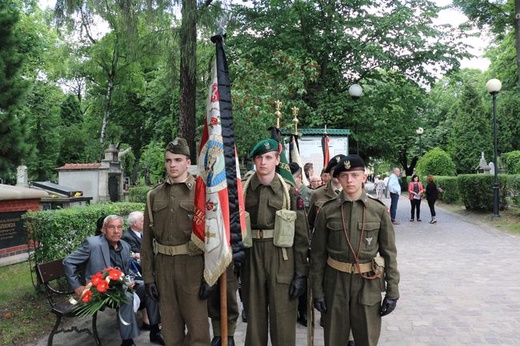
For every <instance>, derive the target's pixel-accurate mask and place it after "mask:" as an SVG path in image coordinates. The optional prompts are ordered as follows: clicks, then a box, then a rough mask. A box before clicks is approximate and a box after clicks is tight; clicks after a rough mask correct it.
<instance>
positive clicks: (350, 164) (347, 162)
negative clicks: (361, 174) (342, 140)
mask: <svg viewBox="0 0 520 346" xmlns="http://www.w3.org/2000/svg"><path fill="white" fill-rule="evenodd" d="M364 170H365V161H363V159H362V158H361V157H360V156H359V155H348V156H345V157H344V158H342V159H341V160H340V161H339V162H338V164H337V165H336V168H334V178H337V177H338V175H339V174H340V173H341V172H350V171H364Z"/></svg>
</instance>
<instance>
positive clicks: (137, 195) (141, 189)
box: [128, 185, 153, 203]
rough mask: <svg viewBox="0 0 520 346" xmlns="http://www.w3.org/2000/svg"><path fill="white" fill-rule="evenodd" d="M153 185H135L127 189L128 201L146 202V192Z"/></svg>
mask: <svg viewBox="0 0 520 346" xmlns="http://www.w3.org/2000/svg"><path fill="white" fill-rule="evenodd" d="M151 189H153V186H146V185H145V186H135V187H131V188H129V189H128V193H129V199H130V202H136V203H146V194H147V193H148V191H150V190H151Z"/></svg>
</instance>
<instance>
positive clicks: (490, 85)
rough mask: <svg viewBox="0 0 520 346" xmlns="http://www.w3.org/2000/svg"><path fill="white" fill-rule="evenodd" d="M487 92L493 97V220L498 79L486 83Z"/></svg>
mask: <svg viewBox="0 0 520 346" xmlns="http://www.w3.org/2000/svg"><path fill="white" fill-rule="evenodd" d="M486 89H487V91H488V92H489V93H490V94H491V96H493V164H494V165H495V167H494V168H495V169H494V172H493V173H494V179H493V218H499V217H500V212H499V196H500V195H499V191H498V165H497V156H498V154H497V152H498V141H497V94H498V93H499V92H500V89H502V82H500V81H499V80H498V79H490V80H489V81H488V82H487V83H486Z"/></svg>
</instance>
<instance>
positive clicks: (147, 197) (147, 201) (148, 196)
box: [146, 190, 153, 227]
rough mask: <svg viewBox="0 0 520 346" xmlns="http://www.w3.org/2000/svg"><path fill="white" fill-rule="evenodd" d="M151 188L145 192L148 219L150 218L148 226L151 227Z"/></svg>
mask: <svg viewBox="0 0 520 346" xmlns="http://www.w3.org/2000/svg"><path fill="white" fill-rule="evenodd" d="M152 191H153V190H150V191H148V193H147V194H146V207H147V212H148V219H150V227H153V213H152V203H151V202H150V194H151V193H152Z"/></svg>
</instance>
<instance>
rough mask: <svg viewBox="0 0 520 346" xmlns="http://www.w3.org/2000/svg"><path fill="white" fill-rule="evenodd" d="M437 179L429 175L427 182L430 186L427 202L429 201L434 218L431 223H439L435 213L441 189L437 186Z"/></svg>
mask: <svg viewBox="0 0 520 346" xmlns="http://www.w3.org/2000/svg"><path fill="white" fill-rule="evenodd" d="M434 180H435V179H434V178H433V175H431V174H430V175H428V178H426V181H427V182H428V184H426V200H427V201H428V207H429V208H430V214H431V216H432V219H431V221H430V223H432V224H433V223H437V219H436V218H435V216H436V215H437V214H436V213H435V202H437V199H439V188H438V187H437V184H435V181H434Z"/></svg>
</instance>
